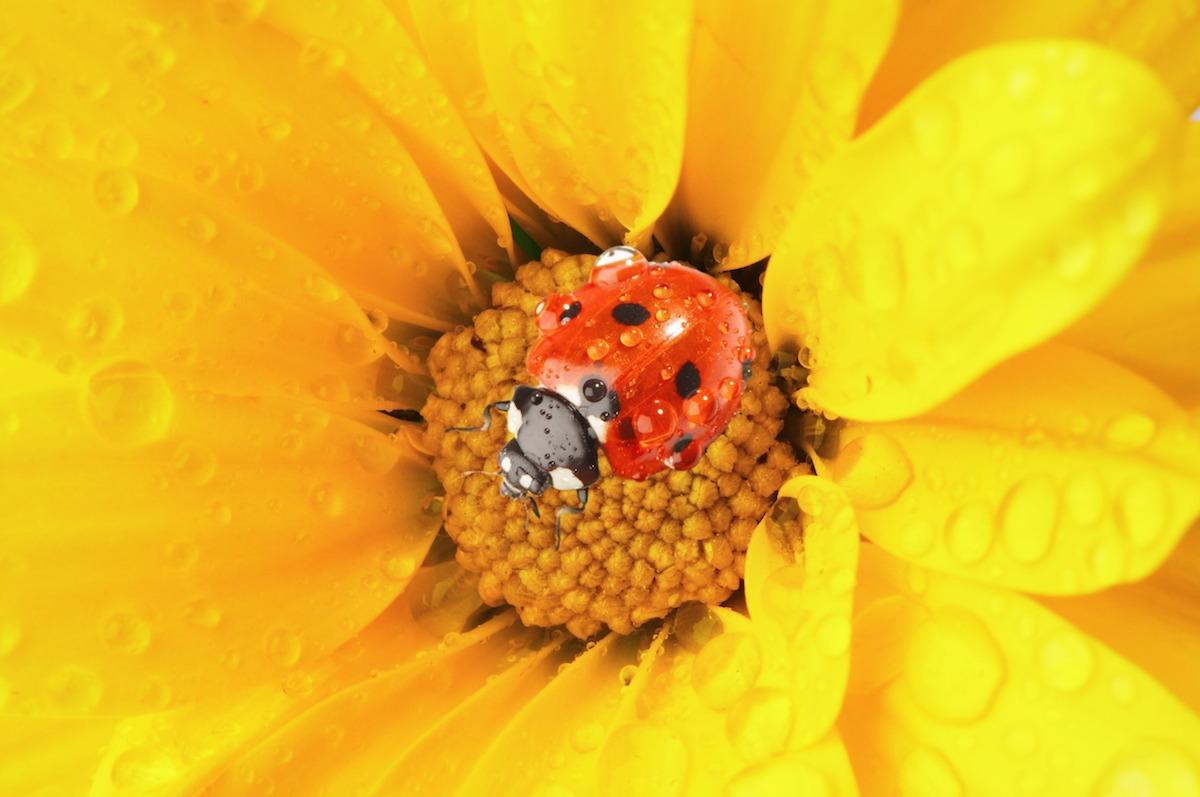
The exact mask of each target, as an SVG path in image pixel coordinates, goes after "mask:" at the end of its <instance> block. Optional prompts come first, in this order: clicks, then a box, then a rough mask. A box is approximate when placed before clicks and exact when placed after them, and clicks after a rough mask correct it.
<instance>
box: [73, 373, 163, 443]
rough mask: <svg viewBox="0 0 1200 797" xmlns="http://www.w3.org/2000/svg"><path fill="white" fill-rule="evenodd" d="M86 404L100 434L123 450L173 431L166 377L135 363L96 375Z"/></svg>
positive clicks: (93, 423)
mask: <svg viewBox="0 0 1200 797" xmlns="http://www.w3.org/2000/svg"><path fill="white" fill-rule="evenodd" d="M84 402H85V405H86V407H87V412H88V417H89V418H90V419H91V422H92V426H93V428H95V430H96V432H97V433H98V434H99V435H100V436H101V437H103V438H105V439H106V440H108V441H109V442H112V443H115V444H117V445H121V446H140V445H147V444H149V443H153V442H157V441H158V440H161V439H162V438H163V437H165V436H166V435H167V432H168V431H169V429H170V426H171V419H172V417H173V415H174V409H175V400H174V398H173V396H172V395H171V389H170V387H168V385H167V381H166V380H165V379H164V378H163V376H162V374H160V373H159V372H158V371H155V370H152V369H151V368H149V367H148V366H146V365H143V364H141V363H135V362H122V363H117V364H115V365H110V366H108V367H106V368H103V369H101V370H100V371H97V372H96V373H95V374H93V375H92V377H91V378H90V379H89V380H88V383H87V387H86V392H85V396H84Z"/></svg>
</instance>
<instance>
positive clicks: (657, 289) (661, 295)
mask: <svg viewBox="0 0 1200 797" xmlns="http://www.w3.org/2000/svg"><path fill="white" fill-rule="evenodd" d="M651 293H653V294H654V298H655V299H666V298H667V297H669V296H670V295H671V286H670V285H667V284H666V283H665V282H660V283H658V284H657V285H655V286H654V289H653V290H652V291H651Z"/></svg>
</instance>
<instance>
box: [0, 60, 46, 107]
mask: <svg viewBox="0 0 1200 797" xmlns="http://www.w3.org/2000/svg"><path fill="white" fill-rule="evenodd" d="M35 85H37V80H36V79H35V78H34V76H33V70H32V69H30V68H29V67H27V66H24V65H23V64H5V65H3V66H0V113H8V112H9V111H12V110H14V109H16V108H17V107H18V106H20V105H21V103H23V102H25V100H27V99H29V95H30V94H32V93H33V88H34V86H35Z"/></svg>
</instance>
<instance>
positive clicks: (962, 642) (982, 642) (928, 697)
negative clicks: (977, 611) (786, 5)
mask: <svg viewBox="0 0 1200 797" xmlns="http://www.w3.org/2000/svg"><path fill="white" fill-rule="evenodd" d="M1004 672H1005V666H1004V657H1003V655H1002V653H1001V651H1000V647H999V646H998V645H997V644H996V640H995V639H994V638H993V637H992V635H991V632H989V631H988V629H987V627H986V626H985V625H984V624H983V623H982V622H980V620H979V619H978V618H976V617H975V616H974V615H972V614H970V613H968V612H966V611H963V610H957V609H944V610H939V611H937V612H935V613H934V614H932V615H931V616H930V617H929V618H927V619H926V620H925V622H924V623H922V624H921V626H919V627H918V628H917V630H916V631H915V632H914V634H913V637H912V641H911V642H910V644H909V646H908V650H907V655H906V658H905V664H904V682H905V684H906V685H907V687H908V689H909V692H910V694H911V695H912V697H913V699H914V701H916V703H917V705H919V706H920V707H921V708H922V709H923V710H924V711H925V712H926V713H927V714H929V715H930V716H932V717H935V718H937V719H941V720H945V721H949V722H969V721H972V720H976V719H978V718H980V717H982V716H983V715H984V714H985V713H987V711H988V709H989V708H990V707H991V704H992V701H993V700H994V699H995V696H996V693H997V692H998V691H999V689H1000V685H1001V683H1002V682H1003V680H1004Z"/></svg>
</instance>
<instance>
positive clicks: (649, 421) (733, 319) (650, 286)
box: [526, 257, 754, 479]
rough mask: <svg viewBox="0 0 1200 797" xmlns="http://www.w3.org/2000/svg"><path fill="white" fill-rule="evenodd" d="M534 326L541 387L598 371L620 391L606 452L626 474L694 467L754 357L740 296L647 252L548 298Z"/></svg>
mask: <svg viewBox="0 0 1200 797" xmlns="http://www.w3.org/2000/svg"><path fill="white" fill-rule="evenodd" d="M576 303H578V304H577V305H576ZM538 327H539V329H540V330H541V331H542V337H541V338H540V339H539V340H538V341H537V343H535V344H534V347H533V348H532V349H531V350H530V352H529V357H528V359H527V361H526V366H527V367H528V369H529V372H530V373H531V374H532V375H533V376H534V377H535V378H536V379H538V380H540V382H541V384H542V385H544V386H546V387H548V388H550V389H551V390H557V391H560V392H564V393H565V394H566V395H571V394H572V393H574V394H575V395H578V391H579V389H580V387H581V385H582V384H583V382H584V381H585V380H587V379H589V378H592V377H599V378H601V379H604V380H605V382H606V383H607V384H608V386H609V389H610V390H616V391H617V394H618V397H619V400H620V411H619V412H618V414H617V417H616V418H615V419H613V420H612V421H611V422H610V424H609V427H608V434H607V439H606V441H605V442H604V452H605V454H606V455H607V457H608V460H609V463H610V464H611V465H612V468H613V471H614V472H616V473H617V475H619V476H622V477H624V478H628V479H644V478H646V477H647V476H650V475H651V474H654V473H657V472H659V471H661V470H662V469H663V468H667V467H669V468H675V469H678V470H684V469H687V468H690V467H692V466H693V465H695V464H696V462H697V461H699V459H700V455H701V454H702V453H703V452H704V449H705V448H707V447H708V444H709V443H710V442H712V440H713V439H714V438H715V437H716V436H717V435H719V434H720V433H721V432H722V431H724V429H725V427H726V426H727V425H728V424H729V421H730V419H731V418H732V417H733V415H734V413H736V412H737V409H738V405H739V404H740V403H741V397H742V392H743V388H744V385H745V377H746V375H747V374H748V373H749V362H748V361H749V360H752V359H753V356H754V349H753V345H752V343H751V340H750V334H751V327H750V321H749V319H748V318H747V317H746V311H745V308H744V307H743V306H742V302H741V300H740V299H739V298H738V296H737V295H736V294H734V293H733V292H732V291H730V290H729V289H727V288H725V287H724V286H723V285H721V284H720V283H719V282H717V281H716V280H715V279H713V278H712V277H710V276H709V275H708V274H705V273H704V272H702V271H698V270H696V269H693V268H690V267H688V266H684V265H681V264H679V263H648V262H646V260H645V259H644V258H641V257H636V258H631V259H629V260H625V261H621V262H617V263H610V264H608V265H604V266H599V267H597V268H595V269H594V270H593V271H592V274H591V278H590V279H589V281H588V283H587V284H586V285H584V286H582V287H581V288H579V289H578V290H576V291H575V292H574V293H572V294H555V295H553V296H548V297H546V301H545V304H544V307H543V310H542V312H541V314H540V315H539V318H538Z"/></svg>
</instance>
